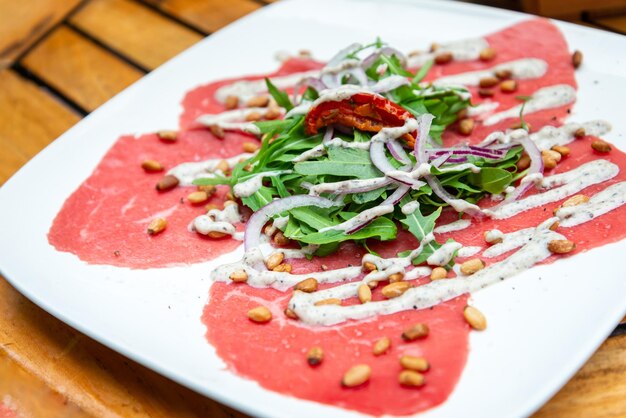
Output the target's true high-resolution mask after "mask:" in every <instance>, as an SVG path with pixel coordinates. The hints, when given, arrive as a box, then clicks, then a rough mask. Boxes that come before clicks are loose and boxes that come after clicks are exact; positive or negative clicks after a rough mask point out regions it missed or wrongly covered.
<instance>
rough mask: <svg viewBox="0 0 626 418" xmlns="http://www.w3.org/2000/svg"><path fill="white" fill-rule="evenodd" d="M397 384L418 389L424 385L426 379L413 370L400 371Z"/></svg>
mask: <svg viewBox="0 0 626 418" xmlns="http://www.w3.org/2000/svg"><path fill="white" fill-rule="evenodd" d="M398 382H400V384H401V385H403V386H412V387H419V386H423V385H424V383H426V378H425V377H424V375H423V374H421V373H418V372H414V371H413V370H402V371H401V372H400V374H399V375H398Z"/></svg>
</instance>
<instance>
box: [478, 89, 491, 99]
mask: <svg viewBox="0 0 626 418" xmlns="http://www.w3.org/2000/svg"><path fill="white" fill-rule="evenodd" d="M478 95H479V96H480V97H492V96H493V90H492V89H483V88H481V89H478Z"/></svg>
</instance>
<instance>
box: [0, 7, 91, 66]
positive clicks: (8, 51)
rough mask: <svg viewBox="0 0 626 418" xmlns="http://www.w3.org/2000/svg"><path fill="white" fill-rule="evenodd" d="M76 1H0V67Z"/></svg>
mask: <svg viewBox="0 0 626 418" xmlns="http://www.w3.org/2000/svg"><path fill="white" fill-rule="evenodd" d="M79 3H80V0H30V1H29V2H28V4H26V3H24V2H23V1H11V0H2V1H0V16H1V19H2V24H0V69H2V68H6V67H8V66H10V65H11V64H12V63H13V62H14V60H15V59H16V58H17V57H18V56H19V55H20V54H22V53H23V52H24V51H25V50H26V49H27V48H28V47H30V46H31V45H32V44H33V43H34V42H36V41H37V40H38V39H39V38H40V37H41V36H42V35H43V34H45V33H46V31H48V30H49V29H50V28H51V27H53V26H54V25H55V24H57V23H58V22H59V21H60V20H62V19H63V18H64V17H65V15H67V14H68V13H69V12H70V11H71V10H72V9H73V8H74V7H76V6H77V5H78V4H79Z"/></svg>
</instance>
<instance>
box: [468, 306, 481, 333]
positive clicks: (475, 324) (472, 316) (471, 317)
mask: <svg viewBox="0 0 626 418" xmlns="http://www.w3.org/2000/svg"><path fill="white" fill-rule="evenodd" d="M463 318H465V320H466V321H467V323H468V324H469V325H470V326H471V327H472V328H474V329H475V330H476V331H483V330H484V329H486V328H487V319H486V318H485V315H483V313H482V312H481V311H479V310H478V309H476V308H474V307H473V306H469V305H468V306H466V307H465V309H463Z"/></svg>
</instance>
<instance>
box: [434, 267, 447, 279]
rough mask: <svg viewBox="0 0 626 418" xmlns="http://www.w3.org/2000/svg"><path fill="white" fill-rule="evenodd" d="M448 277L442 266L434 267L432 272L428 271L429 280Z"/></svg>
mask: <svg viewBox="0 0 626 418" xmlns="http://www.w3.org/2000/svg"><path fill="white" fill-rule="evenodd" d="M446 277H448V271H447V270H446V269H445V268H443V267H435V268H434V269H433V271H432V272H430V280H441V279H445V278H446Z"/></svg>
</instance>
